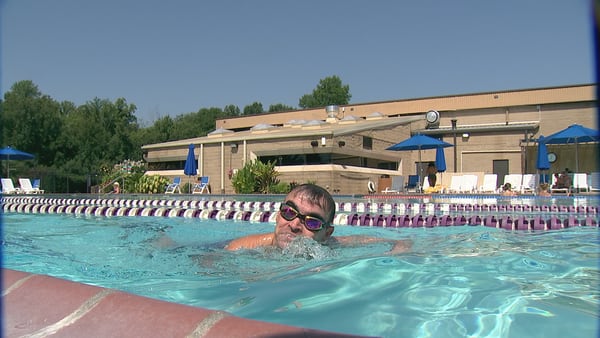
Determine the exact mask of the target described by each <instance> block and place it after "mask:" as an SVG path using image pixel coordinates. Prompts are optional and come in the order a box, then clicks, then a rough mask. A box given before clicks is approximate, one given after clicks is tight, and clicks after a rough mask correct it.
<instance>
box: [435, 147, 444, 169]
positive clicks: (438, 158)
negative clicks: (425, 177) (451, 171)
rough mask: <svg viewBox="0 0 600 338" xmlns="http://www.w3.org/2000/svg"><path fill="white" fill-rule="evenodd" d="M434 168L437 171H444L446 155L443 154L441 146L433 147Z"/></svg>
mask: <svg viewBox="0 0 600 338" xmlns="http://www.w3.org/2000/svg"><path fill="white" fill-rule="evenodd" d="M435 168H436V169H437V171H438V172H439V173H443V172H444V171H446V155H444V148H442V147H438V148H436V149H435Z"/></svg>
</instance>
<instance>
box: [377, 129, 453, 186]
mask: <svg viewBox="0 0 600 338" xmlns="http://www.w3.org/2000/svg"><path fill="white" fill-rule="evenodd" d="M446 147H452V144H451V143H448V142H444V141H441V140H438V139H436V138H433V137H429V136H427V135H423V134H416V135H413V136H411V137H410V138H408V139H406V140H404V141H402V142H400V143H397V144H394V145H393V146H390V147H387V148H386V150H395V151H404V150H418V151H419V163H421V150H422V149H437V148H446ZM444 162H445V161H444ZM421 171H422V169H421ZM438 171H439V168H438ZM417 175H418V176H419V182H421V177H422V176H423V175H422V173H417Z"/></svg>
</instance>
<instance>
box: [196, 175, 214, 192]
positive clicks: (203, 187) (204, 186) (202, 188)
mask: <svg viewBox="0 0 600 338" xmlns="http://www.w3.org/2000/svg"><path fill="white" fill-rule="evenodd" d="M208 181H209V179H208V176H202V177H200V182H199V183H196V184H194V188H193V189H192V194H204V192H207V193H209V194H210V191H209V190H208Z"/></svg>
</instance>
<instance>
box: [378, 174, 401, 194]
mask: <svg viewBox="0 0 600 338" xmlns="http://www.w3.org/2000/svg"><path fill="white" fill-rule="evenodd" d="M401 191H404V176H394V177H392V186H391V187H385V189H383V190H381V192H382V193H384V194H399V193H400V192H401Z"/></svg>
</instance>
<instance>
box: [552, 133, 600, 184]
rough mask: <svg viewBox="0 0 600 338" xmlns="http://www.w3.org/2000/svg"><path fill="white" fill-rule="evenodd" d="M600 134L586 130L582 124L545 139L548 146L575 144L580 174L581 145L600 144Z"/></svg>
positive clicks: (577, 170) (576, 160)
mask: <svg viewBox="0 0 600 338" xmlns="http://www.w3.org/2000/svg"><path fill="white" fill-rule="evenodd" d="M599 141H600V132H599V131H598V130H595V129H591V128H586V127H584V126H582V125H580V124H572V125H570V126H569V127H567V128H566V129H563V130H561V131H558V132H556V133H554V134H552V135H550V136H548V137H546V138H545V143H546V144H573V143H574V144H575V172H579V154H578V150H577V148H578V147H577V145H578V144H579V143H588V142H599Z"/></svg>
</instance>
